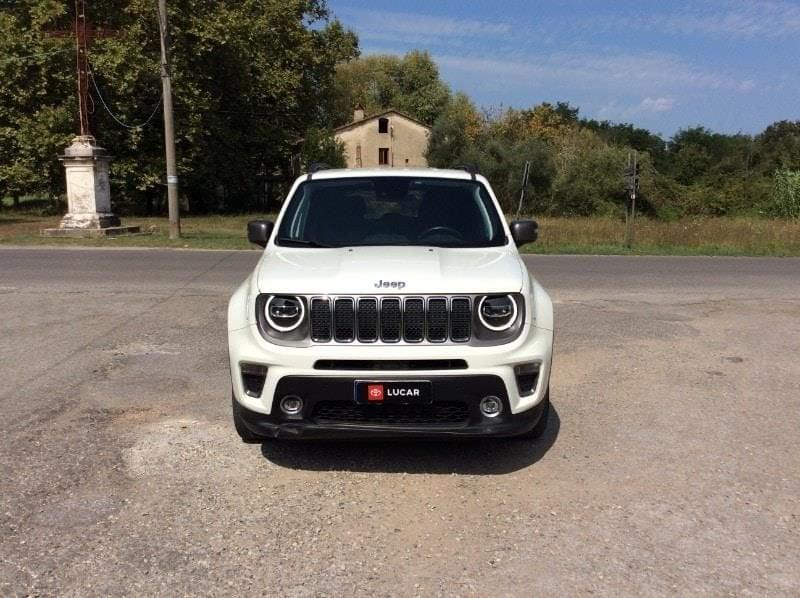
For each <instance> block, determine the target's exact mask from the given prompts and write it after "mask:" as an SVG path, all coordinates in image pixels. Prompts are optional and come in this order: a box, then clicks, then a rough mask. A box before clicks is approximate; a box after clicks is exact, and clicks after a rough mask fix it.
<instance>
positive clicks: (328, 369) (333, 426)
mask: <svg viewBox="0 0 800 598" xmlns="http://www.w3.org/2000/svg"><path fill="white" fill-rule="evenodd" d="M536 235H537V226H536V223H535V222H534V221H532V220H527V221H526V220H521V221H514V222H512V223H511V226H510V227H509V226H508V225H507V224H506V223H505V221H504V219H503V216H502V212H501V210H500V206H499V204H498V202H497V199H496V198H495V196H494V193H493V192H492V189H491V187H490V185H489V182H488V181H487V180H486V179H485V178H484V177H482V176H480V175H477V174H475V172H474V171H461V170H437V169H413V170H412V169H404V170H399V169H376V170H369V169H357V170H321V171H316V172H312V173H310V174H308V175H304V176H302V177H300V178H299V179H297V181H295V183H294V185H293V186H292V189H291V191H290V193H289V196H288V199H287V200H286V202H285V203H284V205H283V208H282V209H281V211H280V214H279V215H278V218H277V222H276V223H275V224H274V225H273V224H272V223H271V222H267V221H253V222H250V223H249V224H248V238H249V239H250V241H251V242H253V243H256V244H258V245H261V246H263V247H264V252H263V254H262V255H261V259H260V260H259V262H258V264H257V265H256V267H255V269H254V270H253V272H252V274H251V275H250V276H249V277H248V278H247V280H245V282H244V283H243V284H242V285H241V286H240V287H239V288H238V289H237V290H236V292H235V293H234V294H233V297H232V298H231V300H230V304H229V307H228V346H229V353H230V369H231V380H232V383H233V419H234V423H235V425H236V430H237V432H238V433H239V435H240V436H241V437H242V439H243V440H244V441H245V442H262V441H264V440H267V439H271V438H333V437H358V438H365V437H366V438H369V437H395V436H410V437H430V436H444V437H454V436H527V437H537V436H539V435H541V434H542V433H543V432H544V430H545V427H546V425H547V416H548V412H549V392H548V388H549V379H550V365H551V361H552V348H553V306H552V303H551V301H550V297H549V296H548V295H547V293H546V292H545V291H544V289H542V287H541V286H539V284H538V283H537V282H536V280H535V279H534V278H533V277H532V276H531V275H530V274H529V273H528V270H527V268H526V267H525V264H524V263H523V261H522V259H521V258H520V256H519V253H518V252H517V248H516V246H518V245H521V244H522V243H528V242H532V241H534V240H536Z"/></svg>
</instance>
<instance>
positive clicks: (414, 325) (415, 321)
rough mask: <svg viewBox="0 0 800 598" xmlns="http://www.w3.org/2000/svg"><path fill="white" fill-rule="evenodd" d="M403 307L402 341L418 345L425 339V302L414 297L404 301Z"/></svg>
mask: <svg viewBox="0 0 800 598" xmlns="http://www.w3.org/2000/svg"><path fill="white" fill-rule="evenodd" d="M404 307H405V309H404V310H403V339H404V340H405V341H406V342H407V343H418V342H420V341H422V339H423V338H425V301H423V300H422V299H419V298H416V297H414V298H411V299H406V301H405V306H404Z"/></svg>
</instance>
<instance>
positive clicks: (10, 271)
mask: <svg viewBox="0 0 800 598" xmlns="http://www.w3.org/2000/svg"><path fill="white" fill-rule="evenodd" d="M256 258H257V254H256V253H255V252H194V251H191V252H190V251H171V250H163V251H162V250H66V249H65V250H50V249H13V248H0V316H2V319H1V320H0V381H2V383H1V384H0V410H2V411H1V412H2V418H0V595H5V594H9V595H17V594H19V595H29V594H30V595H51V594H59V595H76V596H91V595H140V594H169V595H181V594H204V595H206V594H207V595H226V596H227V595H234V594H245V593H247V594H267V595H288V596H318V595H356V596H382V595H386V596H389V595H402V596H410V595H422V596H431V595H440V594H441V595H463V596H470V595H475V596H487V595H492V596H503V595H509V596H531V595H561V594H570V595H571V594H588V593H594V594H601V595H609V596H618V595H620V594H626V595H630V594H645V595H675V594H680V595H695V594H703V593H704V594H712V595H726V594H736V595H785V596H796V595H798V594H800V566H798V564H799V563H800V450H799V449H798V430H800V408H799V407H800V405H799V404H798V403H799V399H800V360H798V347H800V341H798V339H800V260H796V259H746V258H655V257H654V258H635V257H630V258H628V257H556V256H554V257H530V258H528V259H527V261H528V264H529V266H530V268H531V270H532V271H533V272H534V274H535V275H536V276H537V278H539V280H540V281H541V282H542V284H543V285H544V286H545V287H546V288H548V289H549V290H550V292H551V294H552V296H553V298H554V300H555V303H556V312H557V313H556V318H557V340H556V351H557V353H556V361H555V366H554V367H555V369H554V373H553V380H552V400H553V406H554V408H555V416H554V417H553V419H552V420H551V421H552V423H551V426H550V428H549V430H548V432H547V433H546V435H545V437H544V438H543V439H542V440H541V441H539V442H538V443H536V444H531V443H529V442H521V441H513V440H501V441H477V442H463V443H453V442H447V443H432V442H426V443H334V444H298V443H293V444H292V443H280V444H274V443H270V444H266V445H264V446H263V447H262V446H258V445H244V444H241V443H240V442H239V441H238V438H237V437H236V436H235V433H234V431H233V428H232V425H231V423H230V419H229V409H230V399H229V396H230V395H229V380H228V373H227V357H226V339H225V305H226V302H227V299H228V296H229V295H230V293H231V291H232V290H233V288H234V287H235V286H236V285H237V284H238V283H239V282H240V281H241V280H242V279H244V277H245V276H246V273H247V272H248V270H249V269H250V268H251V267H252V264H253V263H254V262H255V260H256Z"/></svg>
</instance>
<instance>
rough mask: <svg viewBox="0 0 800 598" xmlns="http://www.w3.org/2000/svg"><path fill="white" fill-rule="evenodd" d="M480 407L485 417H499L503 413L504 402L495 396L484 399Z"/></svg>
mask: <svg viewBox="0 0 800 598" xmlns="http://www.w3.org/2000/svg"><path fill="white" fill-rule="evenodd" d="M479 407H480V410H481V413H483V415H484V416H485V417H497V416H498V415H500V413H501V412H502V411H503V401H501V400H500V399H498V398H497V397H493V396H488V397H483V398H482V399H481V402H480V405H479Z"/></svg>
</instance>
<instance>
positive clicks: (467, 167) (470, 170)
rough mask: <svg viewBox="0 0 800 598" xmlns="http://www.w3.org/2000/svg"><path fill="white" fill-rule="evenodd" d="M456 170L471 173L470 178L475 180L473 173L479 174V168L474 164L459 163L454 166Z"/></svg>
mask: <svg viewBox="0 0 800 598" xmlns="http://www.w3.org/2000/svg"><path fill="white" fill-rule="evenodd" d="M454 168H455V169H456V170H466V171H467V172H468V173H470V174H471V175H472V180H473V181H474V180H475V175H477V174H480V170H479V169H478V167H477V166H476V165H475V164H460V165H459V166H455V167H454Z"/></svg>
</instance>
